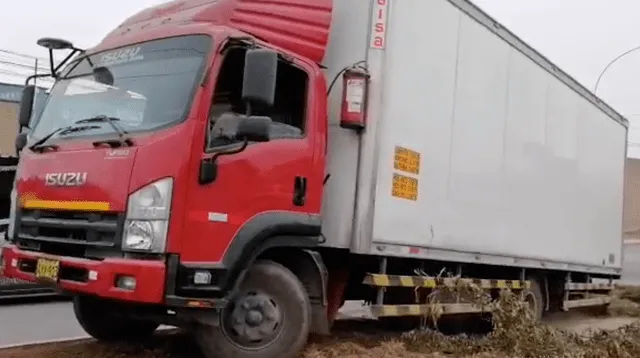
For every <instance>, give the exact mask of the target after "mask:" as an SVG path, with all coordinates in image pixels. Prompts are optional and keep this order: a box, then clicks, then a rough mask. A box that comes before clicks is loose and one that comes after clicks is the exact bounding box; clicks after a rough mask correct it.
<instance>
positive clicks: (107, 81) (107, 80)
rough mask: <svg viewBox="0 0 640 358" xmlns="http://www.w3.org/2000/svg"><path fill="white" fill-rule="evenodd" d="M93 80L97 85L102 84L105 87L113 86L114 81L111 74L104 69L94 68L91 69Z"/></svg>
mask: <svg viewBox="0 0 640 358" xmlns="http://www.w3.org/2000/svg"><path fill="white" fill-rule="evenodd" d="M93 78H94V79H95V80H96V82H98V83H102V84H104V85H107V86H113V82H114V81H115V80H114V78H113V73H111V71H109V69H108V68H106V67H96V68H94V69H93Z"/></svg>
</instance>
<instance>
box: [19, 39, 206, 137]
mask: <svg viewBox="0 0 640 358" xmlns="http://www.w3.org/2000/svg"><path fill="white" fill-rule="evenodd" d="M210 47H211V39H210V38H209V37H208V36H204V35H190V36H182V37H174V38H168V39H162V40H154V41H149V42H145V43H141V44H137V45H132V46H127V47H122V48H119V49H115V50H108V51H105V52H100V53H97V54H92V55H90V56H88V57H83V58H81V59H79V60H78V61H76V62H74V63H71V64H70V65H69V66H68V67H67V69H65V71H64V72H63V73H62V76H61V79H60V80H58V81H57V82H56V84H55V86H54V87H53V88H52V90H51V93H50V95H49V99H48V101H47V103H46V105H45V108H44V110H43V112H42V115H41V116H40V120H39V121H38V123H37V124H36V126H35V128H34V129H33V132H32V136H33V137H34V138H42V137H44V136H46V135H47V134H49V133H51V132H53V131H54V130H55V129H56V128H60V127H65V126H70V125H73V123H75V122H77V121H78V120H81V119H84V118H92V117H95V116H107V117H115V118H119V119H120V121H119V124H120V125H121V126H122V127H123V129H124V130H126V131H127V132H129V133H132V132H139V131H149V130H153V129H157V128H160V127H165V126H169V125H172V124H176V123H179V122H181V121H183V120H184V119H185V118H186V116H187V114H188V111H189V108H190V105H191V100H192V97H193V93H194V92H195V89H196V86H197V83H198V81H199V80H200V79H201V77H202V73H203V71H204V64H205V58H206V56H207V53H208V51H209V49H210ZM96 68H98V69H99V71H96V70H95V69H96ZM105 73H107V74H108V75H107V76H106V78H107V80H105V75H104V74H105ZM98 74H100V75H98ZM97 127H98V128H96V129H92V130H91V131H79V132H74V133H71V134H66V135H65V136H64V137H65V138H67V137H79V136H88V135H91V136H93V135H103V134H111V133H112V132H113V130H112V128H111V127H109V125H108V124H102V125H100V126H97Z"/></svg>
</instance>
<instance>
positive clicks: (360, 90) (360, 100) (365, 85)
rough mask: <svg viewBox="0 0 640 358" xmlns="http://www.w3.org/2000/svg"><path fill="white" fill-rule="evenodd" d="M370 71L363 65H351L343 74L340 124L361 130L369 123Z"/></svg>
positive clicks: (343, 126)
mask: <svg viewBox="0 0 640 358" xmlns="http://www.w3.org/2000/svg"><path fill="white" fill-rule="evenodd" d="M369 78H370V76H369V73H368V72H367V70H366V69H365V68H362V67H355V66H354V67H350V68H348V69H346V70H345V71H344V74H343V75H342V110H341V113H340V126H341V127H342V128H348V129H353V130H357V131H361V130H363V129H364V128H365V127H366V123H367V95H368V90H369Z"/></svg>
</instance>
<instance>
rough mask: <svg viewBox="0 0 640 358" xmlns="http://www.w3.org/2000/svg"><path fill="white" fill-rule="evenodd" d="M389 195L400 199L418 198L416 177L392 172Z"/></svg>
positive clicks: (414, 199) (413, 199)
mask: <svg viewBox="0 0 640 358" xmlns="http://www.w3.org/2000/svg"><path fill="white" fill-rule="evenodd" d="M391 195H392V196H395V197H396V198H400V199H407V200H412V201H416V200H418V179H415V178H411V177H408V176H404V175H400V174H396V173H394V174H393V184H392V190H391Z"/></svg>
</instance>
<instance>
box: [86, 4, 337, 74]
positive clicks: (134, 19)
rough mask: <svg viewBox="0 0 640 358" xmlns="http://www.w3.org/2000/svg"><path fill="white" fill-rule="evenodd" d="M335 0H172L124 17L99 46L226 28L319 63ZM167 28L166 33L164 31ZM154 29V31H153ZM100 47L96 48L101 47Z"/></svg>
mask: <svg viewBox="0 0 640 358" xmlns="http://www.w3.org/2000/svg"><path fill="white" fill-rule="evenodd" d="M332 10H333V0H174V1H170V2H167V3H164V4H161V5H157V6H154V7H150V8H147V9H145V10H142V11H141V12H139V13H137V14H135V15H133V16H131V17H129V18H128V19H126V20H125V21H124V22H123V23H122V24H120V26H118V27H117V28H116V29H114V30H113V31H112V32H111V33H109V34H108V35H107V36H106V37H105V38H104V39H103V41H102V43H101V45H106V44H107V43H111V42H115V43H119V42H120V41H119V40H122V39H121V37H123V36H127V38H129V37H131V40H132V42H142V41H146V40H149V39H150V38H149V37H150V32H151V30H152V29H153V30H158V28H159V27H161V28H163V33H165V32H166V36H167V37H169V36H172V35H176V33H173V31H172V29H173V28H175V29H177V28H179V27H180V26H184V25H196V24H208V25H211V26H227V27H230V28H233V29H237V30H239V31H241V32H244V33H247V34H250V35H253V36H255V37H256V38H258V39H261V40H263V41H265V42H268V43H271V44H273V45H274V46H277V47H279V48H281V49H284V50H286V51H291V52H293V53H296V54H298V55H300V56H303V57H306V58H308V59H310V60H312V61H314V62H317V63H320V62H322V59H323V58H324V55H325V52H326V48H327V43H328V39H329V31H330V27H331V15H332ZM165 29H166V31H164V30H165ZM153 32H156V33H157V31H153ZM101 45H98V47H104V46H101Z"/></svg>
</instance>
